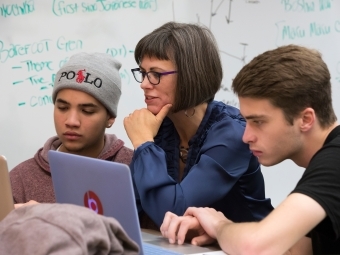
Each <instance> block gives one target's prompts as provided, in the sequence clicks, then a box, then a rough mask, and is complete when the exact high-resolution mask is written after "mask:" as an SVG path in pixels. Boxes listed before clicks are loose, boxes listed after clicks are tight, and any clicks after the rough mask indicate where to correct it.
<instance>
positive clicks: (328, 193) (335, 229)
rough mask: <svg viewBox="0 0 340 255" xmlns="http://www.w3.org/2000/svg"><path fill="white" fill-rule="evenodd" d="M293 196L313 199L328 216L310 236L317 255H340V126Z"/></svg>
mask: <svg viewBox="0 0 340 255" xmlns="http://www.w3.org/2000/svg"><path fill="white" fill-rule="evenodd" d="M292 193H302V194H305V195H307V196H309V197H311V198H312V199H314V200H315V201H316V202H317V203H319V204H320V205H321V206H322V208H323V209H324V210H325V212H326V214H327V216H326V218H325V219H324V220H323V221H322V222H320V223H319V224H318V225H317V226H316V227H315V228H314V229H313V230H312V231H311V232H310V233H309V236H310V237H311V238H312V245H313V254H340V126H337V127H336V128H334V129H333V130H332V132H331V133H330V134H329V135H328V137H327V139H326V141H325V143H324V145H323V147H322V148H321V149H320V150H319V151H318V152H317V153H316V154H315V155H314V156H313V158H312V159H311V161H310V162H309V165H308V167H307V168H306V170H305V172H304V174H303V175H302V178H301V179H300V181H299V182H298V184H297V186H296V187H295V189H294V190H293V192H292Z"/></svg>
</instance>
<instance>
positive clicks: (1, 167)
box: [0, 155, 14, 221]
mask: <svg viewBox="0 0 340 255" xmlns="http://www.w3.org/2000/svg"><path fill="white" fill-rule="evenodd" d="M13 209H14V203H13V196H12V189H11V183H10V180H9V174H8V166H7V160H6V158H5V156H2V155H0V221H1V220H2V219H3V218H5V217H6V215H7V214H8V213H9V212H10V211H12V210H13Z"/></svg>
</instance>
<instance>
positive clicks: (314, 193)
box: [161, 45, 340, 255]
mask: <svg viewBox="0 0 340 255" xmlns="http://www.w3.org/2000/svg"><path fill="white" fill-rule="evenodd" d="M232 88H233V90H234V92H235V93H236V94H237V95H238V97H239V101H240V110H241V113H242V115H243V116H244V118H245V119H246V120H247V126H246V129H245V133H244V135H243V141H244V142H245V143H248V144H249V147H250V149H251V150H252V152H253V154H254V155H255V156H257V157H258V159H259V162H260V163H261V164H263V165H265V166H272V165H275V164H278V163H280V162H282V161H283V160H285V159H291V160H293V161H294V162H295V163H296V164H297V165H298V166H301V167H305V168H306V170H305V172H304V174H303V176H302V177H301V179H300V180H299V182H298V184H297V186H296V187H295V189H294V190H293V191H292V193H291V194H290V195H289V196H288V197H287V198H286V199H285V200H284V201H283V202H282V203H281V204H280V205H279V206H278V207H277V208H276V209H275V210H274V211H273V212H272V213H270V214H269V215H268V216H267V217H266V218H265V219H263V220H262V221H260V222H256V223H255V222H252V223H233V222H231V221H230V220H229V219H227V218H225V217H224V215H223V214H222V213H220V212H217V211H216V210H214V209H211V208H193V207H191V208H188V209H187V211H186V212H185V214H184V216H182V217H179V216H177V215H174V214H172V213H170V212H168V213H167V214H166V215H165V218H164V221H163V224H162V226H161V231H162V234H163V235H164V236H165V237H167V238H168V239H169V241H170V242H171V243H175V242H177V243H179V244H181V243H183V241H184V238H185V236H186V234H187V232H188V230H196V237H195V238H193V239H192V243H194V244H196V245H204V244H207V243H211V242H212V241H214V239H217V240H218V242H219V244H220V246H221V248H222V249H223V250H224V251H225V252H227V253H228V254H248V255H249V254H298V255H303V254H340V126H339V124H338V123H337V118H336V116H335V113H334V110H333V106H332V97H331V83H330V73H329V70H328V68H327V66H326V64H325V63H324V61H323V60H322V58H321V55H320V53H319V52H317V51H315V50H311V49H307V48H305V47H300V46H296V45H288V46H282V47H279V48H277V49H275V50H271V51H267V52H265V53H263V54H261V55H259V56H257V57H256V58H254V59H253V60H252V61H251V62H250V63H249V64H247V65H246V66H244V67H243V68H242V70H241V71H240V72H239V73H238V74H237V76H236V77H235V79H234V81H233V85H232Z"/></svg>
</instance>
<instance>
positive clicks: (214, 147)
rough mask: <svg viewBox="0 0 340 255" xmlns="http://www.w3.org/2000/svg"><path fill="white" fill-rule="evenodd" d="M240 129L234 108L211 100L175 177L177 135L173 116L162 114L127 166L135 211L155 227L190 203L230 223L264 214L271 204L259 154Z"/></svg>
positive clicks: (179, 213) (177, 156)
mask: <svg viewBox="0 0 340 255" xmlns="http://www.w3.org/2000/svg"><path fill="white" fill-rule="evenodd" d="M244 129H245V120H244V119H243V117H242V116H241V114H240V112H239V110H238V109H237V108H235V107H232V106H229V105H225V104H224V103H222V102H217V101H212V102H211V103H209V104H208V107H207V110H206V113H205V116H204V118H203V120H202V122H201V124H200V126H199V128H198V130H197V133H196V134H195V135H194V137H193V138H192V139H191V140H190V141H189V146H190V148H189V152H188V158H187V162H186V166H185V169H184V174H183V178H182V181H181V182H179V180H178V179H179V153H180V152H179V144H180V139H179V136H178V133H177V131H176V129H175V127H174V125H173V123H172V121H171V120H170V119H169V118H166V119H164V121H163V123H162V125H161V127H160V129H159V132H158V134H157V136H156V137H155V138H154V141H155V142H154V143H153V142H146V143H144V144H142V145H141V146H140V147H138V148H137V149H136V151H135V153H134V156H133V159H132V162H131V165H130V167H131V171H132V178H133V182H134V188H135V196H136V202H137V207H138V210H139V212H141V211H142V210H144V211H145V212H146V213H147V214H148V215H149V217H150V218H151V219H152V220H153V221H154V222H155V223H156V224H157V225H158V226H160V225H161V224H162V222H163V218H164V215H165V213H166V212H167V211H171V212H173V213H175V214H177V215H183V213H184V212H185V210H186V209H187V208H188V207H190V206H195V207H212V208H215V209H216V210H218V211H221V212H222V213H224V215H225V216H226V217H227V218H229V219H230V220H232V221H234V222H245V221H259V220H261V219H262V218H264V217H265V216H267V215H268V214H269V213H270V212H271V211H272V209H273V207H272V205H271V202H270V199H267V198H266V197H265V188H264V180H263V176H262V172H261V168H260V165H259V163H258V161H257V158H256V157H254V156H253V154H252V153H251V151H250V150H249V147H248V145H247V144H245V143H243V141H242V136H243V132H244Z"/></svg>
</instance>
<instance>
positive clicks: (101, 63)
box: [52, 52, 121, 157]
mask: <svg viewBox="0 0 340 255" xmlns="http://www.w3.org/2000/svg"><path fill="white" fill-rule="evenodd" d="M120 67H121V63H120V62H118V61H117V60H116V59H114V58H113V57H112V56H110V55H108V54H104V53H92V54H88V53H85V52H81V53H77V54H75V55H73V56H71V58H70V60H69V61H68V62H67V63H66V64H65V65H63V66H62V67H61V69H60V70H59V71H58V72H57V74H56V77H55V82H54V87H53V94H52V99H53V103H54V123H55V129H56V132H57V135H58V137H59V138H60V140H61V141H62V145H61V146H60V148H59V151H62V152H68V153H74V154H78V155H83V156H91V157H97V156H98V155H99V153H100V152H101V151H102V149H103V146H104V133H105V129H106V128H110V127H111V126H112V124H113V123H114V121H115V118H116V116H117V106H118V102H119V98H120V95H121V78H120V75H119V69H120Z"/></svg>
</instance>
